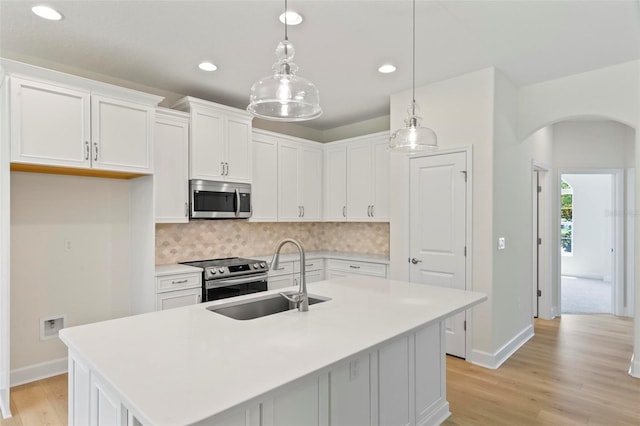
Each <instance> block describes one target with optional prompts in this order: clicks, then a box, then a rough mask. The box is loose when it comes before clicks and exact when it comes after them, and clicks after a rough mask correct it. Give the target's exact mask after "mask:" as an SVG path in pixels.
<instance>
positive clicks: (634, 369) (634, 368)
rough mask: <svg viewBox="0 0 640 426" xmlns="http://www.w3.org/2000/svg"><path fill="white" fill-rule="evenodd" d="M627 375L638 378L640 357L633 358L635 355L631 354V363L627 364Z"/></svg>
mask: <svg viewBox="0 0 640 426" xmlns="http://www.w3.org/2000/svg"><path fill="white" fill-rule="evenodd" d="M629 375H630V376H631V377H635V378H637V379H640V359H637V360H636V359H635V355H631V365H630V366H629Z"/></svg>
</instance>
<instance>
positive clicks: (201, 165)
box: [189, 107, 226, 180]
mask: <svg viewBox="0 0 640 426" xmlns="http://www.w3.org/2000/svg"><path fill="white" fill-rule="evenodd" d="M189 158H190V160H191V171H190V177H191V179H205V180H207V179H209V180H221V179H223V172H224V171H225V167H224V162H225V159H226V152H225V143H224V117H223V116H222V114H220V113H218V112H216V111H214V110H211V109H206V108H199V107H193V108H192V110H191V144H190V157H189Z"/></svg>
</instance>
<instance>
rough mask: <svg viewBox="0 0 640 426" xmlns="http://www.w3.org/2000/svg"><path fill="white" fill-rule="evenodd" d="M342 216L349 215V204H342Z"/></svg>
mask: <svg viewBox="0 0 640 426" xmlns="http://www.w3.org/2000/svg"><path fill="white" fill-rule="evenodd" d="M342 217H347V206H342Z"/></svg>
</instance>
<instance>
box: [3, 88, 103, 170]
mask: <svg viewBox="0 0 640 426" xmlns="http://www.w3.org/2000/svg"><path fill="white" fill-rule="evenodd" d="M90 107H91V103H90V94H89V92H86V91H82V90H73V89H67V88H63V87H57V86H53V85H50V84H46V83H42V82H35V81H30V80H23V79H20V78H17V77H12V78H11V161H12V162H18V163H31V164H44V165H51V166H65V167H79V168H89V167H90V164H91V163H90V159H89V156H90V153H89V151H88V149H89V143H90V138H91V134H90V126H91V119H90Z"/></svg>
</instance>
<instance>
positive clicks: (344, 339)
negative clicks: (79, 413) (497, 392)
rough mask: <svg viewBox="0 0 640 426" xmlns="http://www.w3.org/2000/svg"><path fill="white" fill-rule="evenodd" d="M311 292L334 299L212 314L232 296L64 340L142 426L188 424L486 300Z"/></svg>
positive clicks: (384, 286)
mask: <svg viewBox="0 0 640 426" xmlns="http://www.w3.org/2000/svg"><path fill="white" fill-rule="evenodd" d="M308 287H309V293H310V294H311V295H320V296H324V297H329V298H331V300H329V301H327V302H323V303H319V304H315V305H311V306H310V307H309V312H298V311H297V310H292V311H287V312H282V313H279V314H275V315H269V316H265V317H262V318H257V319H253V320H247V321H239V320H234V319H231V318H228V317H225V316H222V315H219V314H216V313H213V312H210V311H208V310H207V309H206V308H207V307H208V306H212V305H225V304H228V303H229V301H230V300H229V299H227V300H221V301H217V302H211V303H203V304H199V305H192V306H187V307H184V308H177V309H170V310H166V311H161V312H153V313H148V314H143V315H136V316H131V317H126V318H120V319H115V320H110V321H104V322H100V323H94V324H88V325H83V326H77V327H72V328H67V329H63V330H61V332H60V337H61V339H62V340H63V341H64V342H65V344H66V345H67V346H68V347H69V350H70V352H71V353H73V354H74V355H75V356H79V357H81V358H82V359H83V360H84V361H85V362H86V364H87V367H89V368H90V369H91V370H92V371H93V372H94V373H95V374H97V375H99V376H100V377H101V378H103V379H104V380H105V381H106V382H108V383H109V384H110V386H112V388H113V389H114V390H115V391H116V392H117V393H118V394H120V396H121V397H122V403H123V404H125V405H126V406H127V407H129V410H130V412H131V413H132V414H133V415H135V417H136V418H137V419H138V420H140V421H141V422H142V423H143V424H154V425H175V424H190V423H195V422H198V421H202V420H204V419H206V418H209V417H211V416H214V415H216V414H219V413H222V412H223V411H225V410H227V409H229V408H232V407H234V406H237V405H238V404H241V403H244V402H246V401H249V400H251V399H253V398H256V397H258V396H260V395H263V394H265V393H266V392H269V391H271V390H273V389H275V388H278V387H280V386H282V385H285V384H287V383H290V382H292V381H294V380H297V379H300V378H302V377H305V376H307V375H310V374H312V373H314V372H317V371H319V370H321V369H323V368H325V367H327V366H330V365H332V364H335V363H337V362H339V361H341V360H344V359H347V358H349V357H350V356H353V355H354V354H357V353H359V352H361V351H364V350H366V349H368V348H371V347H372V346H375V345H378V344H380V343H382V342H385V341H388V340H389V339H392V338H394V337H397V336H401V335H403V334H405V333H408V332H410V331H412V330H415V329H416V328H417V327H421V326H424V325H426V324H429V323H433V322H436V321H440V320H441V319H443V318H445V317H448V316H450V315H452V314H454V313H457V312H460V311H463V310H465V309H468V308H469V307H471V306H474V305H476V304H478V303H480V302H482V301H484V300H486V296H485V295H484V294H481V293H475V292H464V291H460V290H453V289H446V288H441V287H434V286H428V285H422V284H409V283H406V282H400V281H392V280H385V279H380V278H372V277H363V276H353V277H344V278H338V279H333V280H330V281H321V282H316V283H311V284H309V286H308ZM273 293H277V291H269V292H264V293H259V294H251V295H247V296H241V297H242V298H244V299H256V298H261V297H264V296H265V295H267V294H273ZM237 300H241V299H240V298H235V299H234V301H237Z"/></svg>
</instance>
